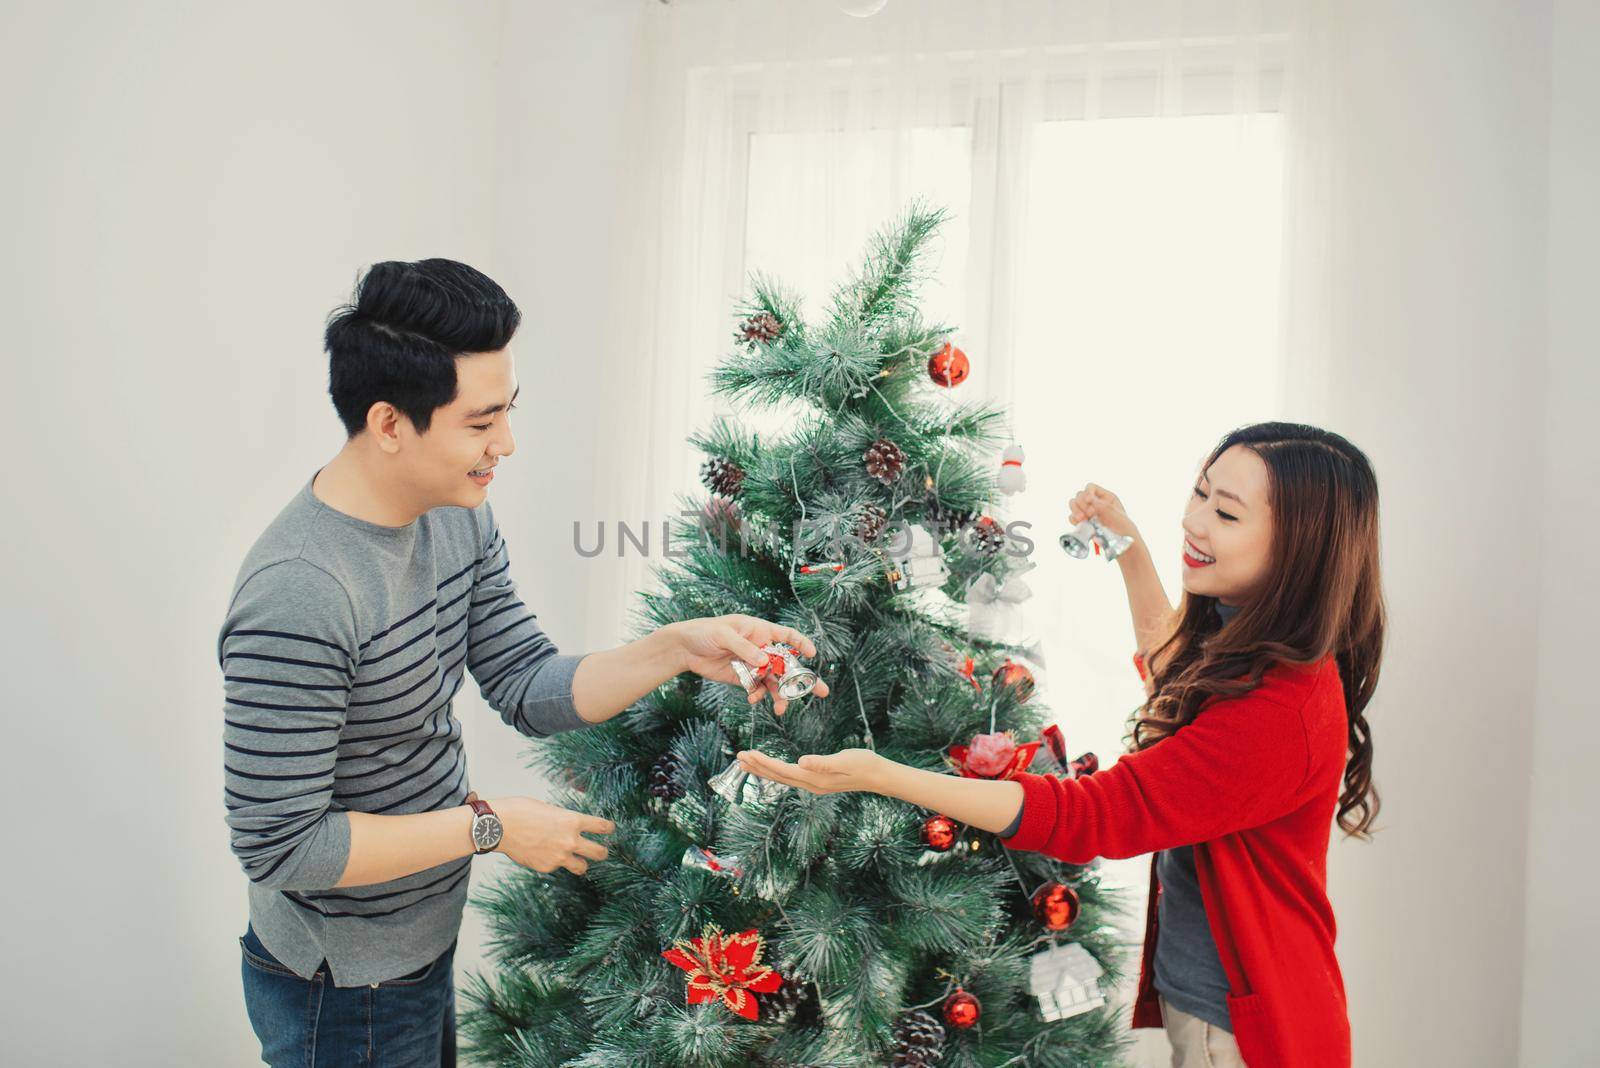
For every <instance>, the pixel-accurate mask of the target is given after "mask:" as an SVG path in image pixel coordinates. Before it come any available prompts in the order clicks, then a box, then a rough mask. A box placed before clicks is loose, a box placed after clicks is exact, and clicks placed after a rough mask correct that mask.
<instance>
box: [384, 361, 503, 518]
mask: <svg viewBox="0 0 1600 1068" xmlns="http://www.w3.org/2000/svg"><path fill="white" fill-rule="evenodd" d="M518 390H519V387H518V385H517V376H516V368H515V366H514V364H513V362H512V358H511V350H510V349H509V348H505V349H500V350H498V351H496V352H480V353H473V354H471V355H467V356H462V357H460V358H458V359H457V360H456V395H455V399H454V400H452V401H451V402H450V403H449V404H446V405H444V406H443V407H441V408H437V409H435V410H434V412H433V418H432V422H431V423H430V425H429V427H428V430H427V432H426V433H424V434H418V433H417V432H416V431H415V430H414V429H413V428H412V426H411V423H410V421H409V420H405V419H401V420H400V426H399V427H398V428H397V432H398V434H399V435H400V437H401V440H402V442H403V448H404V451H405V453H406V454H408V455H409V457H410V459H411V463H410V464H409V465H408V471H407V481H408V482H409V483H411V487H410V488H411V490H412V492H414V493H415V494H416V495H417V496H418V497H419V498H420V499H422V500H423V501H426V502H427V504H428V507H430V508H438V507H444V506H447V505H455V506H457V507H461V508H476V507H477V506H478V505H480V504H482V503H483V500H484V498H485V497H487V496H488V494H489V483H490V482H491V481H493V479H494V473H495V467H496V465H497V464H499V462H500V461H501V460H502V459H504V458H505V457H507V456H510V455H511V454H512V453H513V452H515V451H516V448H517V441H516V438H515V436H513V434H512V433H511V412H512V410H513V409H515V407H516V404H515V403H514V402H515V400H516V398H517V393H518Z"/></svg>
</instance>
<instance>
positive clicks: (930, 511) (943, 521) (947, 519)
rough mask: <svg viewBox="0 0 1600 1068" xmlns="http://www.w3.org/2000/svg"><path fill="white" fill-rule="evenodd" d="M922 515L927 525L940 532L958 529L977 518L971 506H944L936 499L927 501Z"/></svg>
mask: <svg viewBox="0 0 1600 1068" xmlns="http://www.w3.org/2000/svg"><path fill="white" fill-rule="evenodd" d="M923 515H924V518H926V519H927V521H928V524H929V526H932V527H934V528H936V530H937V532H940V533H943V532H954V531H957V530H960V529H961V528H963V527H965V526H967V525H968V524H970V523H971V522H972V521H973V520H974V519H976V518H978V513H977V512H974V511H973V510H972V509H971V508H953V507H946V506H945V505H943V504H941V503H939V502H938V501H936V500H935V501H929V502H928V506H927V508H926V509H924V510H923Z"/></svg>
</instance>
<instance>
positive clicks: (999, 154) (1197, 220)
mask: <svg viewBox="0 0 1600 1068" xmlns="http://www.w3.org/2000/svg"><path fill="white" fill-rule="evenodd" d="M1231 77H1232V75H1231V72H1230V73H1229V74H1227V75H1226V76H1221V75H1211V76H1209V77H1199V76H1189V77H1187V79H1186V81H1185V86H1186V97H1185V99H1186V101H1187V103H1188V105H1189V106H1188V107H1181V108H1177V109H1176V110H1174V111H1171V112H1170V113H1167V114H1159V113H1158V112H1159V111H1160V107H1159V96H1160V93H1159V82H1158V81H1156V80H1152V79H1149V78H1124V79H1120V80H1119V79H1115V78H1107V79H1106V80H1105V81H1104V84H1103V85H1102V86H1101V87H1100V89H1099V90H1098V91H1099V97H1098V101H1099V111H1098V114H1099V115H1101V116H1102V117H1099V118H1095V119H1093V120H1086V119H1083V118H1081V117H1074V116H1075V115H1076V114H1077V113H1076V112H1074V109H1073V108H1072V107H1070V106H1061V103H1060V102H1061V101H1062V100H1063V99H1065V100H1068V101H1070V100H1071V99H1073V95H1072V94H1073V92H1080V91H1081V89H1082V83H1079V86H1078V89H1077V90H1072V91H1068V90H1070V89H1071V87H1070V86H1068V90H1063V89H1062V88H1061V84H1057V83H1052V84H1051V85H1050V86H1049V87H1048V88H1049V91H1047V92H1045V93H1043V94H1042V101H1043V103H1042V106H1041V105H1040V94H1035V100H1034V112H1033V113H1032V114H1030V115H1028V116H1026V117H1020V116H1019V115H1018V114H1017V113H1016V112H1013V113H1009V114H1008V113H1007V111H1006V109H1007V108H1008V107H1011V106H1013V104H1014V102H1015V101H1017V100H1019V99H1021V96H1020V95H1018V94H1010V93H1009V92H1008V91H1004V90H1001V89H1000V88H999V87H996V88H995V91H994V92H992V93H990V94H988V96H987V97H985V96H984V95H983V94H977V95H975V96H974V97H973V98H972V103H971V106H970V107H968V108H967V109H966V110H965V111H964V112H962V115H963V116H964V117H962V118H960V119H958V120H956V121H952V122H950V123H948V124H946V125H942V126H940V125H934V126H923V125H914V126H908V127H907V128H904V129H893V128H887V127H884V126H883V125H881V124H880V125H879V126H878V127H877V128H867V129H862V130H848V129H831V130H821V131H814V132H806V133H772V132H764V131H763V130H762V129H761V128H760V126H759V124H756V125H752V126H751V127H749V128H748V129H747V130H746V131H745V134H746V137H747V140H746V142H745V143H747V145H748V154H747V157H746V158H747V164H748V166H747V168H746V170H745V173H744V187H743V188H742V189H740V190H737V194H738V195H739V196H742V197H743V199H744V207H745V210H744V212H743V213H742V215H738V214H736V215H735V218H737V219H738V223H737V225H739V226H741V227H742V232H741V233H739V234H734V235H729V241H728V246H729V247H730V248H737V249H739V250H740V258H741V259H742V267H743V272H748V271H753V270H758V271H760V272H762V273H765V274H768V275H771V276H774V277H776V278H778V279H780V280H783V281H785V282H786V283H789V284H790V285H791V286H792V287H793V288H794V289H796V290H797V291H798V292H799V293H800V295H801V296H802V298H803V299H804V301H805V304H806V307H807V308H808V309H810V310H812V311H813V312H815V311H816V310H817V309H819V308H820V305H821V304H822V302H823V301H824V300H825V299H826V297H827V295H828V293H829V292H830V290H831V288H832V286H833V285H834V284H835V283H836V282H837V280H838V279H840V278H841V277H842V276H843V272H845V271H846V270H848V269H850V268H851V267H853V266H854V264H855V263H856V260H857V257H858V255H859V253H860V250H861V248H862V245H863V242H864V241H865V239H866V237H867V235H868V234H869V233H871V232H872V231H873V230H874V229H875V228H876V227H878V226H880V225H882V224H883V223H884V222H885V221H886V220H888V219H889V218H890V217H892V216H893V215H894V214H895V213H896V212H897V211H898V210H900V209H901V208H902V207H903V206H904V205H905V203H906V202H907V201H909V200H910V199H911V198H912V197H914V196H921V197H923V198H925V199H927V200H929V201H930V202H933V203H936V204H942V205H947V206H948V207H949V208H950V209H951V210H952V212H953V218H952V220H951V223H950V225H949V226H948V227H947V228H946V230H945V232H944V234H943V236H942V243H941V246H940V249H939V251H938V253H937V262H936V276H935V277H934V278H933V279H932V280H930V284H929V285H928V286H927V287H926V289H925V290H924V294H923V296H924V301H923V307H924V310H925V312H926V313H927V314H928V315H929V317H933V318H940V319H942V320H944V321H946V322H949V323H951V324H953V325H954V326H955V328H956V330H955V337H956V339H957V341H958V343H960V344H962V346H963V347H964V348H966V349H967V351H968V353H969V354H970V355H971V356H972V357H973V360H974V373H973V377H972V379H970V380H969V382H968V384H967V385H966V386H964V387H963V389H964V390H966V391H968V394H969V395H970V393H971V392H972V391H979V392H987V393H989V394H991V395H993V396H994V397H995V398H996V399H997V400H1000V401H1001V402H1003V403H1006V404H1008V405H1009V406H1010V407H1011V410H1012V412H1013V428H1014V430H1015V435H1016V440H1017V442H1018V443H1020V444H1021V445H1022V446H1023V447H1024V448H1025V449H1026V450H1027V457H1028V459H1027V463H1026V469H1027V472H1028V478H1029V488H1028V491H1027V492H1026V493H1024V494H1022V495H1020V496H1019V497H1016V498H1011V499H1009V500H1003V501H1001V502H999V509H1000V512H1001V514H1002V515H1003V516H1005V517H1006V518H1008V519H1024V520H1027V521H1029V522H1031V523H1032V524H1033V530H1032V532H1031V536H1032V537H1033V540H1034V542H1035V548H1034V555H1033V559H1034V560H1035V561H1036V562H1037V563H1038V564H1039V567H1038V569H1037V570H1035V571H1033V572H1032V573H1031V574H1030V575H1029V576H1028V578H1027V581H1028V583H1029V585H1030V586H1031V587H1032V588H1033V591H1034V596H1033V598H1032V599H1031V600H1030V601H1028V602H1027V603H1026V604H1025V605H1024V606H1023V611H1022V613H1021V615H1022V617H1023V619H1024V620H1025V627H1024V628H1023V629H1021V630H1019V631H1018V632H1017V633H1016V634H1015V635H1014V637H1017V638H1019V639H1022V640H1023V641H1024V643H1026V641H1027V640H1029V639H1031V638H1033V637H1037V638H1039V639H1040V640H1041V641H1042V642H1043V648H1044V651H1045V655H1046V657H1047V659H1048V667H1047V668H1046V670H1045V672H1044V673H1043V675H1042V677H1041V680H1040V681H1041V685H1042V687H1043V690H1042V699H1043V700H1045V701H1047V702H1048V703H1049V706H1050V708H1051V709H1052V711H1053V712H1054V714H1055V718H1056V719H1057V721H1058V722H1059V723H1060V724H1061V726H1062V729H1063V731H1064V732H1065V734H1066V736H1067V739H1068V744H1069V746H1070V747H1071V749H1072V751H1073V754H1074V755H1076V754H1077V753H1079V752H1082V751H1085V750H1093V751H1095V752H1097V753H1098V754H1099V755H1100V757H1101V760H1102V763H1103V764H1109V763H1110V762H1112V761H1113V760H1114V759H1115V757H1116V755H1117V754H1118V753H1120V752H1121V750H1122V747H1123V736H1124V733H1125V729H1126V721H1127V717H1128V714H1129V712H1130V711H1131V710H1132V709H1134V708H1135V707H1137V706H1138V705H1139V704H1140V702H1141V701H1142V700H1143V691H1142V689H1141V687H1140V685H1139V683H1138V679H1137V676H1136V675H1135V673H1134V670H1133V667H1132V664H1131V662H1130V657H1131V654H1132V652H1133V636H1132V628H1131V626H1130V624H1129V622H1128V615H1127V602H1126V599H1125V597H1124V592H1123V586H1122V582H1121V579H1120V575H1119V573H1118V572H1117V569H1116V568H1114V567H1108V566H1107V565H1106V564H1105V563H1104V562H1102V561H1100V560H1099V559H1097V558H1091V559H1089V560H1086V561H1079V560H1074V559H1071V558H1069V557H1067V556H1066V554H1064V553H1063V552H1061V551H1060V549H1059V548H1058V547H1057V545H1056V539H1057V536H1058V535H1059V534H1060V533H1061V532H1062V531H1063V530H1064V529H1065V528H1066V502H1067V500H1068V499H1069V498H1070V496H1071V495H1072V494H1073V493H1074V492H1076V491H1077V490H1078V489H1079V488H1080V487H1081V486H1082V485H1083V484H1084V483H1085V482H1088V481H1095V482H1099V483H1101V484H1103V485H1105V486H1106V487H1108V488H1110V489H1112V490H1113V491H1115V492H1117V493H1118V494H1120V495H1121V497H1122V499H1123V500H1124V502H1125V503H1126V504H1127V506H1128V509H1129V511H1130V513H1131V514H1132V515H1133V517H1134V519H1135V521H1136V522H1138V523H1139V524H1140V527H1141V531H1142V533H1143V534H1144V535H1145V537H1146V538H1147V540H1148V542H1149V547H1150V549H1151V551H1152V553H1153V554H1154V556H1155V559H1156V562H1157V566H1158V568H1159V570H1160V573H1161V576H1162V580H1163V582H1164V583H1165V585H1166V587H1167V592H1168V595H1169V597H1171V598H1172V599H1173V600H1174V601H1176V599H1177V597H1178V596H1179V595H1180V593H1181V585H1180V581H1181V571H1182V564H1181V561H1180V559H1179V554H1180V549H1181V540H1182V534H1181V529H1180V526H1179V521H1180V518H1181V515H1182V509H1183V506H1184V504H1185V503H1186V498H1187V493H1188V490H1189V486H1190V482H1191V480H1192V478H1193V475H1194V473H1195V470H1196V467H1197V465H1198V462H1199V461H1200V459H1201V458H1202V457H1203V456H1204V454H1205V452H1206V451H1207V450H1208V449H1209V448H1210V447H1211V445H1213V444H1214V443H1215V441H1216V439H1217V438H1219V437H1220V436H1221V435H1222V434H1224V433H1225V432H1226V431H1228V430H1230V429H1232V428H1233V427H1234V426H1236V425H1239V424H1241V423H1245V422H1251V421H1255V420H1259V419H1265V418H1272V417H1273V416H1274V415H1275V414H1276V412H1277V410H1278V408H1279V406H1280V403H1281V399H1280V388H1281V384H1280V378H1281V375H1280V370H1279V368H1280V365H1281V362H1282V351H1281V350H1282V341H1281V336H1280V330H1279V296H1278V289H1279V274H1280V264H1279V261H1280V245H1281V237H1282V203H1281V186H1282V180H1283V162H1282V161H1283V128H1282V119H1281V117H1280V116H1279V115H1277V114H1274V113H1272V112H1271V111H1263V110H1259V109H1249V110H1245V109H1241V110H1235V111H1232V112H1229V113H1223V114H1195V113H1194V112H1195V111H1205V110H1212V111H1215V110H1218V109H1220V108H1221V107H1222V106H1223V104H1222V103H1218V102H1219V101H1222V102H1225V101H1226V100H1227V99H1228V93H1227V87H1228V85H1229V84H1230V79H1231ZM1263 80H1264V81H1265V80H1266V77H1265V75H1263ZM1271 84H1272V85H1273V87H1274V93H1275V86H1276V79H1275V78H1274V79H1273V80H1272V83H1271ZM1202 89H1203V90H1205V91H1204V92H1202V91H1201V90H1202ZM1134 90H1140V92H1134ZM1141 94H1142V95H1141ZM1263 95H1265V94H1263ZM1146 97H1148V98H1149V99H1145V98H1146ZM986 100H987V102H985V101H986ZM1212 104H1216V105H1217V106H1216V107H1212V106H1211V105H1212ZM1064 115H1065V116H1067V117H1063V116H1064ZM1104 116H1111V117H1104ZM743 272H741V275H742V274H743ZM997 462H998V457H997ZM1105 869H1106V870H1105V874H1106V876H1107V879H1108V882H1111V883H1121V884H1123V885H1125V886H1126V887H1127V888H1128V891H1129V895H1128V896H1129V900H1130V907H1131V908H1132V909H1133V910H1134V914H1133V915H1132V917H1131V918H1130V922H1129V929H1130V931H1131V932H1133V935H1132V936H1133V937H1136V936H1137V931H1138V930H1139V929H1140V915H1141V913H1142V909H1143V905H1144V900H1143V896H1144V893H1145V889H1146V886H1147V879H1148V865H1147V862H1143V861H1122V862H1107V863H1106V865H1105Z"/></svg>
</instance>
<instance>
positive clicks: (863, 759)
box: [739, 749, 890, 794]
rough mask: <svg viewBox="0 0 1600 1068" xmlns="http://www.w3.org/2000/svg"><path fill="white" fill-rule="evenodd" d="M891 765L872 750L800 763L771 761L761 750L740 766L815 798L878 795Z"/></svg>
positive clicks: (815, 757)
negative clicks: (853, 793) (855, 793)
mask: <svg viewBox="0 0 1600 1068" xmlns="http://www.w3.org/2000/svg"><path fill="white" fill-rule="evenodd" d="M889 764H890V761H888V760H886V759H884V758H883V757H881V756H879V755H878V754H877V753H874V752H873V751H872V750H870V749H841V750H840V751H839V752H837V753H834V754H832V755H831V756H820V755H817V754H814V753H813V754H810V755H808V756H803V757H801V758H800V763H798V764H790V763H788V762H787V761H783V760H778V759H776V758H775V757H770V756H768V755H767V754H765V753H763V752H761V751H760V750H758V749H746V750H744V751H743V752H741V753H740V754H739V765H740V767H742V768H744V770H745V771H748V772H749V773H750V774H752V775H759V776H760V777H761V778H763V779H770V780H772V781H773V782H781V783H786V784H787V785H789V786H798V787H799V788H800V789H802V790H809V791H811V792H812V793H814V794H839V793H845V792H847V791H850V790H868V791H874V792H876V791H878V790H879V789H880V788H881V786H882V779H883V773H884V771H885V769H887V768H888V766H889Z"/></svg>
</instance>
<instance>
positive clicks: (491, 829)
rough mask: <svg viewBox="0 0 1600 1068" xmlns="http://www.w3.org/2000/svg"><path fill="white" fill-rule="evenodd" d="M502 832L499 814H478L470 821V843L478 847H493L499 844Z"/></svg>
mask: <svg viewBox="0 0 1600 1068" xmlns="http://www.w3.org/2000/svg"><path fill="white" fill-rule="evenodd" d="M503 833H505V828H503V827H501V826H500V817H499V816H494V815H489V816H478V817H476V818H474V819H473V821H472V843H473V845H475V846H477V847H478V848H479V849H493V848H494V847H495V846H497V845H499V844H500V836H501V835H502V834H503Z"/></svg>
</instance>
